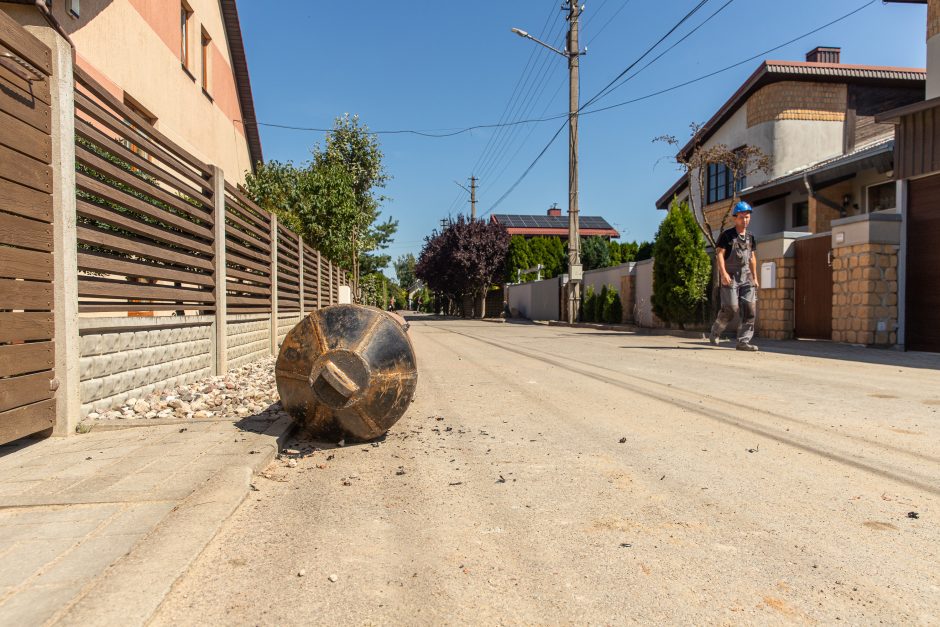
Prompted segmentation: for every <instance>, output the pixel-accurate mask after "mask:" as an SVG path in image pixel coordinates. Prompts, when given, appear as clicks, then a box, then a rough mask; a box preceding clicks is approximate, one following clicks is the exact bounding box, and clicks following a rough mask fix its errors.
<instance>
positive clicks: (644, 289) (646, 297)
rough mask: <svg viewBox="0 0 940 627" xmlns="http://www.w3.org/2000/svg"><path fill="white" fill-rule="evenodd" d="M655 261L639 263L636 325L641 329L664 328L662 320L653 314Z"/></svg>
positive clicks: (637, 267)
mask: <svg viewBox="0 0 940 627" xmlns="http://www.w3.org/2000/svg"><path fill="white" fill-rule="evenodd" d="M653 263H654V260H653V259H646V260H644V261H637V262H636V266H635V268H634V270H635V272H636V279H635V280H636V317H635V319H636V324H637V326H639V327H653V328H658V327H662V326H663V323H662V320H660V319H659V318H657V317H656V314H654V313H653V304H652V298H653Z"/></svg>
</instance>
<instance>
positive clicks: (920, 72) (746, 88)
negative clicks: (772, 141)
mask: <svg viewBox="0 0 940 627" xmlns="http://www.w3.org/2000/svg"><path fill="white" fill-rule="evenodd" d="M787 68H800V69H804V70H805V69H809V70H842V71H843V72H895V73H908V74H912V75H915V76H913V77H911V78H905V79H899V78H888V77H862V76H839V77H836V78H840V79H843V80H845V81H847V82H848V81H851V80H859V79H865V78H867V79H868V80H872V79H874V80H881V81H886V82H887V81H911V80H916V81H920V80H923V81H925V82H926V80H927V70H926V69H923V68H900V67H890V66H880V65H852V64H847V63H811V62H808V61H776V60H765V61H762V62H761V64H760V65H759V66H758V67H757V69H756V70H754V72H753V73H752V74H751V76H750V77H748V79H747V80H746V81H744V83H743V84H742V85H741V86H740V87H739V88H738V89H737V90H736V91H735V92H734V94H732V96H731V97H730V98H729V99H728V100H727V101H726V102H725V103H724V104H723V105H722V106H721V107H720V108H719V109H718V111H716V112H715V114H714V115H712V117H711V118H710V119H709V120H708V121H707V122H706V123H705V124H704V125H702V127H701V128H700V129H699V131H698V133H696V134H695V135H694V136H693V137H692V138H691V139H690V140H689V141H688V142H687V143H686V144H685V145H684V146H683V147H682V148H681V149H680V150H679V151H678V153H677V154H678V155H679V156H683V155H688V154H689V152H690V151H691V150H692V149H693V148H694V147H695V145H697V144H702V143H704V142H706V141H708V139H709V138H710V137H711V136H712V135H713V134H714V133H715V132H716V131H717V130H718V128H719V127H720V126H721V124H722V123H723V122H725V121H726V120H727V119H728V118H729V117H731V115H733V114H734V113H735V112H736V111H737V110H738V109H739V108H740V107H741V106H742V105H743V103H744V102H745V101H746V98H747V97H749V96H750V95H751V94H752V93H754V92H755V91H757V89H759V88H760V87H764V86H765V85H767V84H770V83H775V82H779V81H783V80H788V79H789V80H798V81H807V82H810V81H814V80H818V79H820V78H825V75H823V74H810V73H806V72H799V73H797V72H789V71H787ZM831 78H832V77H831V76H830V77H829V79H830V80H831Z"/></svg>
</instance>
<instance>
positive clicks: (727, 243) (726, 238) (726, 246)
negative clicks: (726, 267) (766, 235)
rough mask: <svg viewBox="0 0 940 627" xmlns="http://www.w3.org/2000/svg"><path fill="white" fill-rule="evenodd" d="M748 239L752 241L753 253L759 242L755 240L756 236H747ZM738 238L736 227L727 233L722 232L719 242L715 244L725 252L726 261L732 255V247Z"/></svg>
mask: <svg viewBox="0 0 940 627" xmlns="http://www.w3.org/2000/svg"><path fill="white" fill-rule="evenodd" d="M747 237H748V238H749V239H750V240H751V252H754V251H756V250H757V240H756V239H755V238H754V235H753V234H751V233H748V234H747ZM737 238H738V230H737V229H736V228H734V227H731V228H730V229H728V230H726V231H722V233H721V235H719V236H718V241H717V242H715V246H717V247H718V250H723V251H724V258H725V261H727V260H728V255H729V254H731V247H732V246H733V245H734V240H736V239H737Z"/></svg>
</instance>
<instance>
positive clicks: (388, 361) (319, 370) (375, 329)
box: [275, 305, 418, 440]
mask: <svg viewBox="0 0 940 627" xmlns="http://www.w3.org/2000/svg"><path fill="white" fill-rule="evenodd" d="M396 318H398V320H401V321H402V322H404V320H403V319H401V318H400V317H399V316H395V317H393V316H391V315H389V314H387V313H386V312H384V311H382V310H381V309H377V308H375V307H366V306H363V305H333V306H331V307H325V308H323V309H320V310H318V311H314V312H312V313H311V314H310V315H308V316H307V317H305V318H304V319H303V320H301V321H300V322H299V323H298V324H297V326H295V327H294V328H293V329H291V331H290V332H289V333H288V334H287V337H286V338H284V343H283V344H281V350H280V352H279V353H278V357H277V364H276V365H275V375H276V379H277V391H278V393H279V394H280V395H281V404H282V405H283V406H284V409H285V410H287V411H288V412H289V413H290V414H291V415H292V416H293V417H294V418H296V419H297V420H298V421H299V424H300V425H301V427H302V428H303V429H304V430H305V431H306V433H307V434H308V435H310V436H314V437H317V436H320V437H325V436H334V435H343V436H346V437H351V438H353V439H358V440H371V439H373V438H377V437H379V436H380V435H382V434H383V433H385V432H386V431H387V430H388V429H389V428H390V427H391V426H392V425H393V424H395V423H396V422H397V421H398V419H399V418H401V417H402V415H403V414H404V413H405V411H406V410H407V409H408V406H409V405H410V403H411V399H412V397H413V396H414V391H415V387H416V385H417V382H418V368H417V362H416V361H415V355H414V348H413V347H412V346H411V340H410V339H408V335H407V333H406V328H407V327H406V326H403V325H402V324H400V323H399V322H398V321H397V320H396Z"/></svg>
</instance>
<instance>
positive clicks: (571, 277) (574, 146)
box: [512, 0, 587, 322]
mask: <svg viewBox="0 0 940 627" xmlns="http://www.w3.org/2000/svg"><path fill="white" fill-rule="evenodd" d="M562 10H567V11H568V17H567V18H566V19H567V20H568V40H567V46H566V48H565V50H564V51H562V50H559V49H558V48H555V47H554V46H552V45H550V44H547V43H545V42H544V41H540V40H538V39H536V38H535V37H533V36H532V35H530V34H529V33H527V32H526V31H524V30H522V29H519V28H513V29H512V32H514V33H515V34H517V35H519V36H520V37H524V38H525V39H531V40H532V41H534V42H535V43H537V44H539V45H540V46H544V47H545V48H548V49H549V50H551V51H552V52H555V53H557V54H560V55H561V56H563V57H565V58H566V59H568V293H567V303H568V311H567V320H568V321H569V322H574V321H576V320H577V318H578V309H579V308H580V305H581V279H582V268H581V239H580V238H581V236H580V234H579V233H578V109H580V106H579V104H578V80H579V79H578V65H579V59H580V57H581V55H582V54H585V52H587V51H586V50H585V51H584V52H582V51H581V50H580V49H579V48H578V26H579V21H580V18H581V12H582V10H583V7H582V6H581V5H579V4H578V2H577V0H566V2H565V4H563V5H562Z"/></svg>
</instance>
